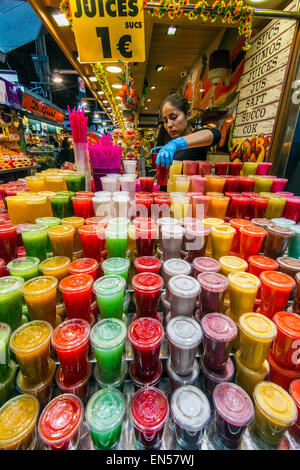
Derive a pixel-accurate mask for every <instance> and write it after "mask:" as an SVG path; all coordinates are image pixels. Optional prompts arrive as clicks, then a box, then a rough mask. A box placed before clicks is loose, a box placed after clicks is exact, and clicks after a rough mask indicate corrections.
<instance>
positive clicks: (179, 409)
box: [170, 385, 210, 432]
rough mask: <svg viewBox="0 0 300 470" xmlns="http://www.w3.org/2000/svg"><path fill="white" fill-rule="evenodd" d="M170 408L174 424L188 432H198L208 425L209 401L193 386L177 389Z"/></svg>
mask: <svg viewBox="0 0 300 470" xmlns="http://www.w3.org/2000/svg"><path fill="white" fill-rule="evenodd" d="M170 408H171V412H172V416H173V418H174V420H175V421H176V423H177V424H178V425H179V426H181V427H183V428H184V429H186V430H188V431H189V432H197V431H200V430H201V429H203V428H204V427H205V426H206V425H207V424H208V423H209V420H210V404H209V401H208V399H207V398H206V396H205V395H204V393H203V392H202V391H201V390H199V388H197V387H194V386H193V385H185V386H183V387H179V388H177V389H176V390H175V392H174V393H173V394H172V397H171V404H170Z"/></svg>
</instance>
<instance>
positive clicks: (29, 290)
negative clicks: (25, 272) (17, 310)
mask: <svg viewBox="0 0 300 470" xmlns="http://www.w3.org/2000/svg"><path fill="white" fill-rule="evenodd" d="M57 284H58V281H57V279H56V278H55V277H54V276H39V277H34V278H32V279H29V280H28V281H26V282H25V283H24V284H23V285H22V287H21V289H22V292H23V295H24V299H25V302H26V305H27V308H28V312H29V317H30V319H31V320H43V321H46V322H48V323H50V324H51V325H52V326H53V327H55V325H56V299H57Z"/></svg>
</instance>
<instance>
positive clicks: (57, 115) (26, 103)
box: [22, 93, 65, 122]
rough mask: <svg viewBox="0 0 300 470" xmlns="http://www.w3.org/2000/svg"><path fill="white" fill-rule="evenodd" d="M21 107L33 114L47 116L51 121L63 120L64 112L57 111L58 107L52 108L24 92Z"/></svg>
mask: <svg viewBox="0 0 300 470" xmlns="http://www.w3.org/2000/svg"><path fill="white" fill-rule="evenodd" d="M22 107H23V109H26V110H27V111H31V112H32V113H34V114H38V115H39V116H43V117H45V118H48V119H50V120H51V121H56V122H64V119H65V116H64V114H63V113H61V112H60V111H58V109H55V108H52V107H51V106H49V105H48V104H46V103H43V102H42V101H40V100H37V99H36V98H34V97H33V96H30V95H27V93H24V95H23V103H22Z"/></svg>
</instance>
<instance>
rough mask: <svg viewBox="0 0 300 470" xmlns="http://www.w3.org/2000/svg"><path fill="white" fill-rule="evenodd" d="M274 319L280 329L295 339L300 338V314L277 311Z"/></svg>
mask: <svg viewBox="0 0 300 470" xmlns="http://www.w3.org/2000/svg"><path fill="white" fill-rule="evenodd" d="M273 321H274V323H275V325H276V326H277V328H278V330H279V331H281V332H282V333H284V334H286V335H287V336H289V337H291V338H293V339H299V340H300V316H299V315H296V314H295V313H291V312H277V313H275V315H274V317H273Z"/></svg>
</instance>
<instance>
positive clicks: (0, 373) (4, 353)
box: [0, 323, 17, 406]
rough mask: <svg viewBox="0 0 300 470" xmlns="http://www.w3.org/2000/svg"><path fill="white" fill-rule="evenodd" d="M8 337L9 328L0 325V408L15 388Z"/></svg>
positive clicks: (13, 366) (14, 364) (14, 374)
mask: <svg viewBox="0 0 300 470" xmlns="http://www.w3.org/2000/svg"><path fill="white" fill-rule="evenodd" d="M10 336H11V328H10V326H9V325H8V324H7V323H0V357H1V364H0V406H2V405H4V403H5V402H6V401H7V400H8V399H9V398H10V397H11V396H12V393H13V391H14V388H15V378H16V371H17V365H16V363H15V362H14V361H12V360H11V358H10V348H9V340H10Z"/></svg>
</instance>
